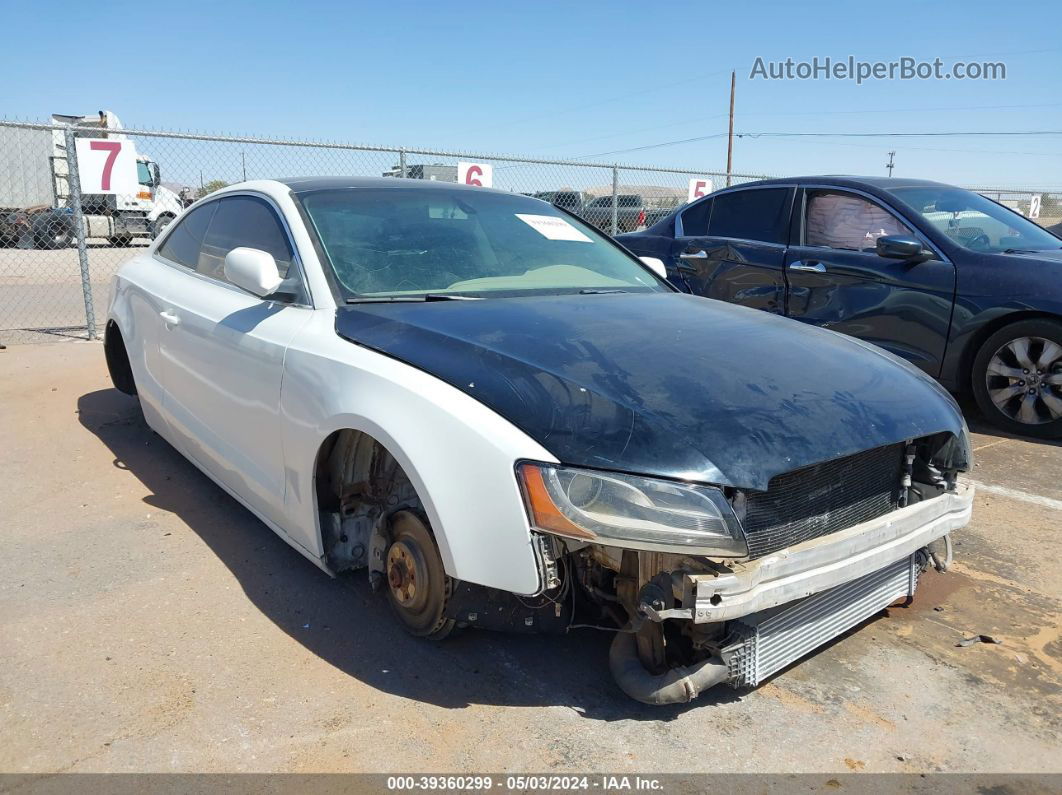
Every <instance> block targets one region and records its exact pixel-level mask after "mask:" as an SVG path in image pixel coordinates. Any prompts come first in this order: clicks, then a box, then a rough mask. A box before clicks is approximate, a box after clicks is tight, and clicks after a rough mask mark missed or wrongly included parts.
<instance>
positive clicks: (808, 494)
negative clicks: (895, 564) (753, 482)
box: [743, 444, 904, 559]
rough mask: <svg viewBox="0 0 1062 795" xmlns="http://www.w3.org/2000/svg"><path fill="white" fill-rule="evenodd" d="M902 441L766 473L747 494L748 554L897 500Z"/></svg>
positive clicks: (825, 530)
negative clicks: (761, 487) (759, 487)
mask: <svg viewBox="0 0 1062 795" xmlns="http://www.w3.org/2000/svg"><path fill="white" fill-rule="evenodd" d="M903 449H904V445H903V444H894V445H889V446H887V447H878V448H875V449H873V450H866V451H864V452H861V453H856V454H855V455H849V456H845V457H844V458H837V459H834V460H832V461H826V462H823V463H821V464H815V465H814V466H809V467H804V468H803V469H797V470H794V471H793V472H786V473H785V474H782V475H777V476H775V477H773V478H771V481H770V483H769V484H768V487H767V491H763V492H753V493H750V494H749V496H748V506H747V510H746V515H745V519H744V522H743V526H744V528H745V537H746V538H747V539H748V543H749V557H751V558H754V559H755V558H760V557H763V556H764V555H767V554H769V553H771V552H777V551H778V550H780V549H785V548H786V547H791V546H794V545H796V544H799V543H802V542H804V541H808V540H810V539H812V538H820V537H822V536H825V535H829V534H830V533H836V532H837V531H839V530H844V529H846V528H849V527H852V526H853V525H857V524H859V523H860V522H867V521H870V520H871V519H877V518H878V517H879V516H883V515H885V514H886V513H889V512H890V511H894V510H895V509H896V508H897V507H898V506H899V495H900V479H901V475H902V468H903Z"/></svg>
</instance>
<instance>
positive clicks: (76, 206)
mask: <svg viewBox="0 0 1062 795" xmlns="http://www.w3.org/2000/svg"><path fill="white" fill-rule="evenodd" d="M63 136H64V138H65V143H66V182H67V186H68V191H69V196H68V197H67V203H68V204H69V205H70V207H71V208H72V209H73V211H74V234H76V235H77V259H78V262H79V263H80V264H81V292H82V294H83V295H84V298H85V330H86V331H87V332H88V338H89V339H90V340H94V339H96V312H95V310H94V309H93V306H92V283H91V282H90V281H89V261H88V246H87V245H86V243H85V214H84V212H82V210H81V175H80V174H79V173H78V170H77V143H76V141H75V137H74V128H73V127H71V126H70V125H69V124H68V125H67V126H66V129H65V130H64V131H63Z"/></svg>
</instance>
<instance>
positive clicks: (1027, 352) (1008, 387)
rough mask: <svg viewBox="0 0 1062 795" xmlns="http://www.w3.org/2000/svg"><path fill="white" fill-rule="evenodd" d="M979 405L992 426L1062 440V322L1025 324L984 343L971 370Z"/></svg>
mask: <svg viewBox="0 0 1062 795" xmlns="http://www.w3.org/2000/svg"><path fill="white" fill-rule="evenodd" d="M973 389H974V395H975V397H976V398H977V403H978V405H979V406H980V408H981V410H982V411H983V412H984V413H985V415H986V417H987V418H988V419H989V420H990V421H992V422H993V423H994V424H996V425H999V426H1000V427H1002V428H1005V429H1006V430H1009V431H1012V432H1014V433H1019V434H1025V435H1027V436H1035V437H1038V438H1041V439H1055V438H1058V437H1062V323H1058V322H1057V321H1053V320H1025V321H1021V322H1018V323H1015V324H1013V325H1011V326H1007V327H1006V328H1004V329H1001V330H1000V331H997V332H996V333H995V334H993V335H992V336H991V337H989V338H988V340H986V341H985V343H984V345H983V346H982V347H981V350H980V352H979V353H978V355H977V359H976V360H975V362H974V368H973Z"/></svg>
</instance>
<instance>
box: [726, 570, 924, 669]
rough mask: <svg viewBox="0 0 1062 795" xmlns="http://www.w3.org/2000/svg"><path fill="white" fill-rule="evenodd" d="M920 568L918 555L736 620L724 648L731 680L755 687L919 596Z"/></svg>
mask: <svg viewBox="0 0 1062 795" xmlns="http://www.w3.org/2000/svg"><path fill="white" fill-rule="evenodd" d="M919 571H920V565H919V563H918V561H916V559H915V556H914V555H912V556H911V557H909V558H904V559H902V560H898V561H896V562H895V563H892V564H890V565H888V566H886V567H885V568H883V569H879V570H878V571H875V572H873V573H871V574H868V575H866V576H864V577H860V578H859V579H857V580H852V581H851V582H847V583H845V584H844V585H838V586H836V587H834V588H831V589H830V590H828V591H822V592H821V593H817V594H813V595H812V596H808V597H806V598H804V599H800V600H798V601H796V602H790V603H789V604H785V605H779V606H778V607H775V608H771V609H770V610H764V611H763V612H760V613H753V614H752V615H749V616H743V617H742V618H740V619H737V620H735V621H733V622H731V625H730V629H731V632H732V634H731V636H730V637H729V638H728V643H727V645H726V647H725V648H723V649H722V657H723V659H724V660H725V661H726V663H727V665H728V666H729V668H730V680H729V681H730V684H731V685H733V686H734V687H755V686H756V685H758V684H759V683H760V682H762V681H764V680H765V679H767V678H768V677H769V676H771V674H774V673H777V672H778V671H780V670H782V669H783V668H785V667H786V666H787V665H789V664H790V663H792V662H794V661H796V660H799V659H800V658H801V657H803V656H804V655H805V654H807V653H809V652H811V651H813V650H814V649H816V648H818V647H819V646H821V645H823V644H824V643H827V642H829V641H830V640H832V639H833V638H836V637H837V636H838V635H840V634H842V633H844V632H845V631H847V630H849V629H851V628H852V627H854V626H856V625H857V624H859V623H860V622H862V621H865V620H866V619H868V618H870V617H871V616H873V615H874V614H875V613H878V612H880V611H881V610H883V609H884V608H886V607H888V606H889V605H890V604H892V603H893V602H895V601H897V600H898V599H903V598H905V597H908V596H913V595H914V590H915V586H916V585H917V581H918V572H919Z"/></svg>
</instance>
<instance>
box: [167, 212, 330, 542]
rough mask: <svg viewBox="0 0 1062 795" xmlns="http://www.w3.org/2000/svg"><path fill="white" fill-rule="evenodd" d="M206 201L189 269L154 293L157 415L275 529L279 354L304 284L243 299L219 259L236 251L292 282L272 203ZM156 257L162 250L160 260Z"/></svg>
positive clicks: (302, 305) (294, 323)
mask: <svg viewBox="0 0 1062 795" xmlns="http://www.w3.org/2000/svg"><path fill="white" fill-rule="evenodd" d="M212 204H216V205H217V206H216V211H215V212H214V215H213V218H212V219H211V221H210V226H209V229H208V230H207V232H206V235H205V238H204V239H203V242H202V245H201V247H200V248H199V250H198V252H197V256H196V257H195V262H194V269H193V268H192V267H189V266H188V264H176V265H174V267H172V268H171V269H170V270H171V272H172V275H171V283H170V289H168V290H167V291H166V294H165V295H164V296H163V299H164V304H165V308H164V312H163V321H164V323H165V330H164V332H163V333H162V335H161V341H160V350H161V354H162V357H163V362H164V379H165V387H166V396H165V408H166V413H167V415H168V417H169V420H170V424H171V427H172V429H173V431H174V433H175V435H176V436H177V437H178V441H179V443H180V444H181V445H182V446H183V448H184V451H185V453H186V454H187V455H188V456H189V457H190V458H192V459H193V460H195V461H196V462H197V463H199V464H200V466H202V467H204V468H205V469H207V470H208V471H209V472H210V473H211V474H212V475H214V477H216V478H217V479H218V480H219V481H221V482H222V483H223V484H224V485H226V486H228V487H229V488H230V489H231V490H232V491H233V492H235V493H236V494H237V495H238V496H239V497H241V498H242V499H244V500H246V501H247V502H248V503H250V504H251V505H252V507H254V508H256V509H257V510H258V511H259V512H260V513H261V514H263V515H264V516H266V517H267V518H269V519H271V520H272V521H274V522H275V523H278V524H279V523H281V522H282V521H283V516H284V483H285V480H284V451H283V446H282V443H281V432H280V388H281V380H282V377H283V372H284V357H285V353H286V351H287V347H288V345H289V343H290V342H291V340H292V338H293V337H294V336H295V334H296V333H297V332H298V331H299V329H301V328H302V327H303V326H304V325H305V323H306V322H307V320H308V319H309V317H310V314H311V313H312V309H310V308H309V307H308V306H307V305H306V304H307V303H308V301H307V300H306V298H305V287H304V286H303V287H301V288H300V292H301V293H302V296H301V297H299V298H297V299H296V301H295V302H294V303H291V302H282V301H277V300H268V299H262V298H259V297H257V296H254V295H251V294H250V293H246V292H244V291H243V290H241V289H239V288H238V287H236V286H234V285H232V284H230V283H229V282H228V280H227V279H226V278H225V271H224V262H225V255H226V254H228V252H229V251H231V250H232V249H233V248H236V247H238V246H246V247H249V248H256V249H260V250H263V251H266V252H268V253H270V254H272V255H273V257H274V258H275V260H276V262H277V266H278V269H279V271H280V274H281V276H282V277H283V276H285V275H287V274H289V273H290V274H291V275H300V269H299V266H298V263H297V260H296V257H295V254H294V248H293V245H292V243H291V240H290V237H289V235H288V233H287V229H286V227H285V226H284V224H283V222H282V220H281V218H280V215H279V214H278V212H277V210H276V209H275V208H274V207H273V205H272V204H271V203H270V202H269V201H268V200H266V199H265V198H264V197H262V196H257V195H250V194H232V195H226V196H224V197H222V198H220V199H218V200H217V201H216V202H212ZM179 232H180V229H179V228H178V229H175V230H174V234H175V235H176V234H177V233H179ZM165 253H166V252H165V246H163V247H162V248H160V254H162V255H163V256H165ZM300 279H301V276H300Z"/></svg>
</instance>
